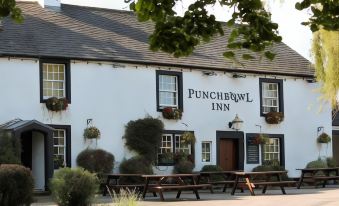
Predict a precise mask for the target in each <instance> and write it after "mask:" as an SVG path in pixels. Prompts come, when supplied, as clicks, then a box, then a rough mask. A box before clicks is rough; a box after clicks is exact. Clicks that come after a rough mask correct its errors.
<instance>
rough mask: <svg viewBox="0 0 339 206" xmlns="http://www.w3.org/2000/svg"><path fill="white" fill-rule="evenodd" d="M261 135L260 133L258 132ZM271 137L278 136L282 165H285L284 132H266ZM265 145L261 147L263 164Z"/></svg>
mask: <svg viewBox="0 0 339 206" xmlns="http://www.w3.org/2000/svg"><path fill="white" fill-rule="evenodd" d="M258 135H259V134H258ZM266 135H268V137H269V138H278V139H279V144H280V145H279V147H280V166H282V167H285V141H284V135H283V134H266ZM264 161H265V160H264V147H263V146H262V147H261V164H263V163H264Z"/></svg>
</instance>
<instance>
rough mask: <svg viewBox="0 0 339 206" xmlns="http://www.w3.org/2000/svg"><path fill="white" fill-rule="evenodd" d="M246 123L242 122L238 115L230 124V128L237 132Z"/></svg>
mask: <svg viewBox="0 0 339 206" xmlns="http://www.w3.org/2000/svg"><path fill="white" fill-rule="evenodd" d="M243 123H244V121H242V120H241V119H240V118H239V116H238V114H236V115H235V118H234V119H233V120H232V122H229V123H228V127H229V128H232V129H235V130H236V131H239V130H240V129H241V127H242V124H243Z"/></svg>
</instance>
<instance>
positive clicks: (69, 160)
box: [48, 124, 72, 167]
mask: <svg viewBox="0 0 339 206" xmlns="http://www.w3.org/2000/svg"><path fill="white" fill-rule="evenodd" d="M48 126H50V127H52V128H54V129H63V130H65V131H66V139H65V143H66V145H65V149H66V167H72V145H71V142H72V141H71V139H72V138H71V134H72V132H71V130H72V128H71V126H70V125H56V124H48ZM53 150H54V139H53ZM52 154H53V156H54V151H52Z"/></svg>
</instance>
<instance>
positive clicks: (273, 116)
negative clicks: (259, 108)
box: [265, 112, 284, 124]
mask: <svg viewBox="0 0 339 206" xmlns="http://www.w3.org/2000/svg"><path fill="white" fill-rule="evenodd" d="M265 120H266V122H267V123H268V124H279V123H280V122H282V121H283V120H284V114H283V113H282V112H269V113H267V114H266V115H265Z"/></svg>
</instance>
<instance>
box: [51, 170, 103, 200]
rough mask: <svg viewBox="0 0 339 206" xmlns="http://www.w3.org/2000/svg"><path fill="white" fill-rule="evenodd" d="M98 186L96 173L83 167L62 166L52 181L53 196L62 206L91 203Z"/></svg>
mask: <svg viewBox="0 0 339 206" xmlns="http://www.w3.org/2000/svg"><path fill="white" fill-rule="evenodd" d="M98 187H99V184H98V179H97V177H96V175H95V174H92V173H90V172H88V171H86V170H84V169H82V168H75V169H71V168H62V169H60V170H58V171H57V172H56V173H54V176H53V178H52V179H51V182H50V189H51V192H52V196H53V198H54V199H55V201H56V202H57V204H58V205H60V206H86V205H91V203H92V200H93V199H94V196H95V193H96V192H97V190H98Z"/></svg>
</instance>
